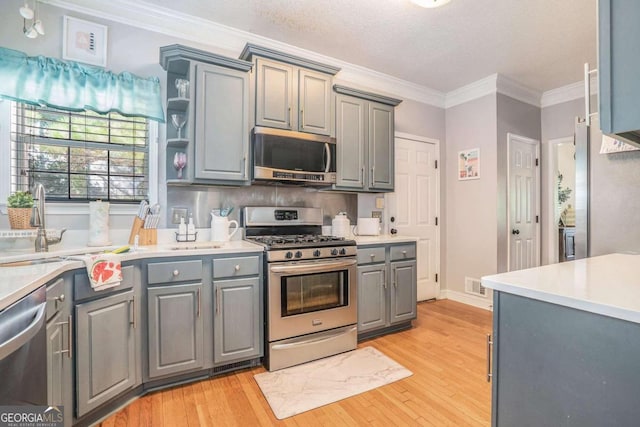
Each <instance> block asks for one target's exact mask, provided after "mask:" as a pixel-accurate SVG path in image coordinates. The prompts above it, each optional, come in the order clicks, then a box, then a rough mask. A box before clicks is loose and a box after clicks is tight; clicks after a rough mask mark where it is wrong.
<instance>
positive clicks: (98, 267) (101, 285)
mask: <svg viewBox="0 0 640 427" xmlns="http://www.w3.org/2000/svg"><path fill="white" fill-rule="evenodd" d="M82 259H83V261H84V264H85V265H86V266H87V274H88V275H89V282H90V283H91V288H93V290H94V291H102V290H104V289H109V288H114V287H116V286H118V285H119V284H120V282H121V281H122V266H121V265H120V256H119V255H118V254H110V253H105V254H96V255H85V256H84V257H82Z"/></svg>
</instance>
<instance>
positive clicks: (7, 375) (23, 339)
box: [0, 286, 47, 405]
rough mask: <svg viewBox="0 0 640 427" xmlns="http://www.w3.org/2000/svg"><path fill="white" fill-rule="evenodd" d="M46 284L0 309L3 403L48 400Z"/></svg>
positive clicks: (42, 402)
mask: <svg viewBox="0 0 640 427" xmlns="http://www.w3.org/2000/svg"><path fill="white" fill-rule="evenodd" d="M45 319H46V287H45V286H41V287H40V288H38V289H36V290H35V291H33V292H32V293H30V294H29V295H27V296H26V297H24V298H22V299H21V300H19V301H18V302H16V303H14V304H12V305H10V306H9V307H7V308H5V309H4V310H2V311H0V378H2V380H1V381H0V405H46V404H47V335H46V327H45Z"/></svg>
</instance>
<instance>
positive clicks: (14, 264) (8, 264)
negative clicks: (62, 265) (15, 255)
mask: <svg viewBox="0 0 640 427" xmlns="http://www.w3.org/2000/svg"><path fill="white" fill-rule="evenodd" d="M61 261H67V258H64V257H59V256H55V257H49V258H39V259H26V260H22V261H10V262H3V263H0V268H4V267H25V266H30V265H40V264H49V263H52V262H61Z"/></svg>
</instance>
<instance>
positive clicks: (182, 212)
mask: <svg viewBox="0 0 640 427" xmlns="http://www.w3.org/2000/svg"><path fill="white" fill-rule="evenodd" d="M188 213H189V209H187V208H177V207H173V208H171V224H180V218H184V222H187V214H188Z"/></svg>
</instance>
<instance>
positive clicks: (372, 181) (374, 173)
mask: <svg viewBox="0 0 640 427" xmlns="http://www.w3.org/2000/svg"><path fill="white" fill-rule="evenodd" d="M375 185H376V167H375V166H373V167H372V168H371V186H372V187H375Z"/></svg>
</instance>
